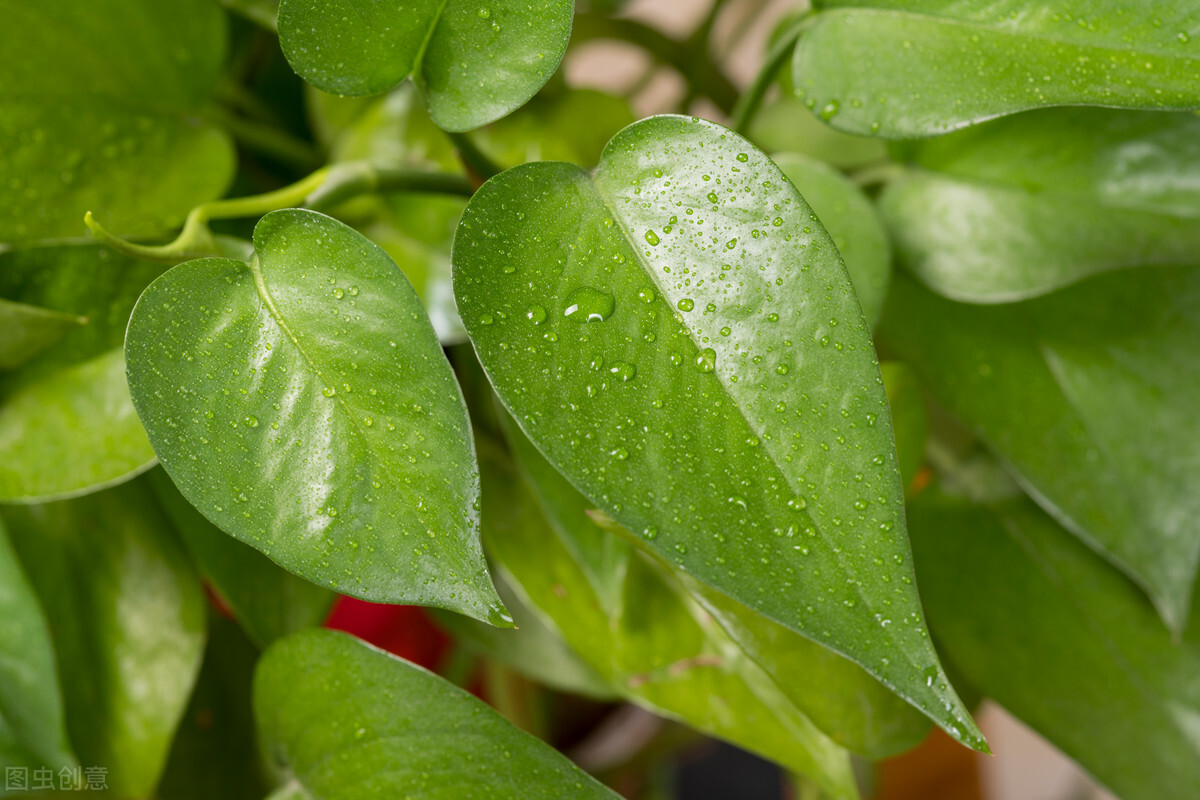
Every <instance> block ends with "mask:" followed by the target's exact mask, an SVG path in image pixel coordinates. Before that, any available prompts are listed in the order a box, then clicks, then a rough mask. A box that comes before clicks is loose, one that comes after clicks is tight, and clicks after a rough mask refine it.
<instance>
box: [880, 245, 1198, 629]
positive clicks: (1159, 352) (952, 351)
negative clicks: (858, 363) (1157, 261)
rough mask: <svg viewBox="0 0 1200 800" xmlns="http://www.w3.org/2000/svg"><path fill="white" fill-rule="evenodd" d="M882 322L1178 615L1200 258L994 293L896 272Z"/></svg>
mask: <svg viewBox="0 0 1200 800" xmlns="http://www.w3.org/2000/svg"><path fill="white" fill-rule="evenodd" d="M1115 309H1119V310H1120V313H1114V310H1115ZM880 333H881V336H882V337H883V339H884V341H885V342H886V343H887V345H888V347H889V349H890V350H893V351H894V352H896V353H897V354H898V355H899V356H901V357H903V358H904V359H905V360H906V361H907V362H908V363H909V364H911V365H912V366H913V367H914V368H915V369H916V370H917V372H918V373H919V374H920V376H921V378H922V382H923V384H924V385H925V386H926V387H927V388H928V389H929V391H930V392H931V393H932V394H933V395H934V397H936V398H937V399H938V401H939V402H941V403H942V404H943V405H944V406H945V407H946V408H947V409H949V410H950V411H951V412H952V413H953V414H954V415H956V416H957V417H958V418H959V419H961V420H962V421H963V422H965V423H966V424H967V425H968V426H969V427H971V428H972V429H974V430H975V431H976V432H978V433H979V435H980V436H981V437H982V438H983V439H985V440H986V441H987V442H988V443H989V444H990V445H991V446H992V447H993V448H994V449H995V451H996V452H997V453H998V454H999V455H1000V456H1002V457H1003V458H1004V460H1005V461H1006V462H1007V463H1008V465H1009V466H1010V467H1011V469H1012V470H1013V472H1014V473H1015V474H1016V476H1017V477H1018V479H1019V480H1020V481H1021V483H1022V484H1023V485H1024V486H1025V487H1026V488H1027V489H1028V490H1029V491H1030V493H1031V495H1032V496H1033V497H1034V498H1035V499H1036V500H1037V501H1038V502H1039V503H1040V504H1042V505H1043V506H1044V507H1045V508H1046V509H1047V510H1048V511H1049V512H1050V513H1051V514H1053V515H1054V516H1055V517H1056V518H1058V519H1059V520H1060V521H1061V522H1063V524H1064V525H1066V526H1067V528H1068V529H1070V530H1071V531H1072V532H1074V533H1075V534H1077V535H1079V536H1080V537H1082V538H1083V539H1084V540H1085V541H1086V542H1088V543H1089V544H1090V545H1091V546H1092V547H1094V548H1097V549H1098V550H1100V551H1101V552H1102V553H1103V554H1104V555H1105V556H1106V557H1107V558H1109V559H1110V560H1111V561H1113V562H1114V563H1116V564H1117V565H1118V566H1120V567H1121V568H1122V569H1123V570H1125V571H1126V572H1127V573H1129V575H1130V576H1132V577H1133V578H1134V580H1136V581H1137V582H1138V583H1139V584H1141V586H1142V587H1143V588H1145V590H1146V591H1147V592H1148V593H1149V595H1150V597H1151V599H1152V600H1153V601H1154V604H1155V605H1156V606H1157V607H1158V610H1159V613H1160V614H1162V617H1163V619H1164V620H1165V621H1166V623H1167V625H1169V626H1170V627H1171V629H1172V630H1175V631H1181V630H1183V628H1184V626H1185V624H1186V621H1187V617H1188V608H1189V605H1190V600H1191V594H1192V585H1193V583H1194V582H1195V579H1196V569H1197V567H1198V566H1200V523H1197V520H1200V493H1198V492H1196V491H1195V487H1196V486H1197V485H1200V417H1198V416H1197V414H1196V408H1197V407H1198V406H1200V355H1198V354H1200V269H1198V268H1187V267H1177V268H1151V267H1144V268H1142V269H1138V270H1126V271H1122V272H1115V273H1109V274H1106V275H1101V276H1098V277H1095V278H1092V279H1090V280H1088V281H1085V282H1083V283H1080V284H1078V285H1076V286H1073V287H1071V288H1069V289H1065V290H1063V291H1060V292H1055V293H1054V294H1050V295H1047V296H1045V297H1040V298H1037V299H1036V300H1030V301H1026V302H1024V303H1016V304H1011V305H1004V306H990V307H980V306H970V305H963V304H959V303H953V302H951V301H949V300H945V299H942V298H940V297H938V296H937V295H934V294H932V293H930V292H929V291H927V290H926V289H924V288H923V287H921V286H920V285H919V284H917V283H915V282H914V281H912V280H911V279H908V278H903V279H897V280H896V281H895V282H894V286H893V289H892V295H891V300H890V301H889V304H888V310H887V311H886V312H885V314H884V319H883V322H882V323H881V326H880Z"/></svg>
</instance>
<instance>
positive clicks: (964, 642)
mask: <svg viewBox="0 0 1200 800" xmlns="http://www.w3.org/2000/svg"><path fill="white" fill-rule="evenodd" d="M909 521H910V524H911V528H910V530H911V531H912V537H913V550H914V555H915V558H916V562H917V574H918V577H919V578H920V581H921V593H922V596H923V598H924V600H925V608H926V610H927V611H928V613H929V622H930V625H931V626H932V628H933V632H934V634H935V635H936V636H937V638H938V644H939V647H941V648H942V649H943V652H944V653H945V654H946V658H947V660H948V662H950V663H951V664H952V665H953V666H954V667H956V668H957V669H958V670H961V671H962V673H963V674H964V675H965V676H966V678H967V680H969V681H971V683H973V684H975V685H977V686H979V688H980V689H982V690H983V691H984V692H985V693H986V694H987V695H988V696H989V697H993V698H995V699H996V700H998V701H999V702H1000V703H1003V704H1004V706H1005V707H1006V708H1008V709H1009V710H1010V711H1012V712H1013V713H1015V714H1016V715H1017V716H1019V717H1020V718H1021V719H1023V720H1024V721H1025V722H1027V723H1028V724H1029V725H1031V726H1032V727H1033V728H1034V729H1035V730H1037V731H1038V732H1039V733H1041V734H1042V735H1044V736H1046V737H1047V738H1048V739H1050V741H1051V742H1053V743H1054V744H1055V745H1057V746H1058V747H1060V748H1062V750H1063V751H1065V752H1066V753H1067V754H1068V755H1070V756H1071V757H1073V758H1075V759H1077V760H1078V761H1079V762H1080V763H1081V764H1082V765H1083V766H1084V767H1085V768H1086V769H1087V770H1088V771H1089V772H1091V773H1092V774H1093V775H1095V776H1096V777H1097V778H1099V779H1100V780H1101V781H1103V782H1104V783H1106V784H1108V785H1109V786H1110V787H1112V789H1113V790H1114V791H1115V792H1117V793H1118V794H1119V795H1120V796H1121V797H1123V798H1125V800H1187V799H1188V798H1191V797H1192V796H1193V795H1194V794H1195V789H1196V786H1198V785H1200V742H1198V741H1197V738H1196V720H1197V719H1200V683H1198V682H1197V680H1196V676H1197V675H1200V629H1196V628H1195V627H1193V629H1192V630H1191V631H1190V632H1189V633H1188V634H1187V636H1186V637H1185V638H1184V639H1183V641H1182V642H1179V643H1174V642H1172V637H1171V635H1170V634H1169V633H1168V632H1167V630H1166V629H1165V628H1163V627H1162V626H1161V625H1160V624H1158V620H1157V619H1156V618H1155V614H1154V609H1153V608H1152V607H1151V606H1150V604H1149V603H1147V602H1146V599H1145V597H1144V596H1143V595H1142V594H1141V592H1139V591H1138V590H1137V588H1136V587H1135V586H1133V585H1132V584H1131V583H1130V582H1129V581H1127V580H1126V579H1125V578H1124V577H1123V576H1121V575H1120V574H1118V573H1117V572H1116V571H1115V570H1113V569H1112V568H1111V567H1110V566H1108V565H1107V564H1105V563H1104V561H1103V560H1101V559H1100V558H1099V557H1097V556H1096V555H1095V554H1094V553H1092V552H1090V551H1089V550H1088V549H1087V548H1086V547H1084V546H1083V545H1082V544H1080V543H1079V542H1078V541H1076V540H1074V539H1073V538H1072V537H1071V536H1070V535H1069V534H1067V532H1066V531H1064V530H1063V529H1062V528H1060V527H1059V526H1058V525H1057V524H1055V522H1054V521H1053V520H1052V519H1050V518H1049V517H1048V516H1046V515H1045V514H1044V513H1042V512H1041V511H1039V510H1038V508H1037V507H1036V506H1034V505H1033V503H1031V502H1029V501H1028V500H1024V499H1020V500H1015V501H1010V502H1008V503H1005V504H1002V505H1000V506H998V507H997V508H996V509H995V512H993V511H989V510H988V509H986V508H983V507H980V506H972V505H969V504H967V503H964V502H963V501H956V500H949V499H946V498H939V497H922V498H920V499H919V500H918V501H917V502H916V503H914V504H913V505H912V506H911V507H910V509H909Z"/></svg>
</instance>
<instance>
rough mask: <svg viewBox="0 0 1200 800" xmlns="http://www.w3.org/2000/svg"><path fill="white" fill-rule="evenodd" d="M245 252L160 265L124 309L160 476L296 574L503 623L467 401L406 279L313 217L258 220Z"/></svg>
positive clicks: (365, 594)
mask: <svg viewBox="0 0 1200 800" xmlns="http://www.w3.org/2000/svg"><path fill="white" fill-rule="evenodd" d="M254 246H255V250H256V256H255V258H254V259H253V260H252V261H251V263H250V264H245V263H243V262H240V261H233V260H230V259H220V258H210V259H201V260H198V261H191V262H188V263H186V264H181V265H179V266H178V267H175V268H173V269H172V270H170V271H169V272H167V273H166V274H165V275H163V276H162V277H161V278H159V279H158V280H156V281H155V282H154V283H153V284H151V285H150V287H149V288H148V289H147V290H146V292H145V293H144V294H143V295H142V298H141V300H140V301H139V302H138V305H137V307H136V308H135V309H134V313H133V317H132V319H131V320H130V324H129V333H128V337H127V341H126V355H127V359H128V362H129V385H130V389H131V392H132V395H133V398H134V403H135V405H136V407H137V409H138V414H139V416H140V417H141V419H142V422H143V423H144V424H145V425H146V429H147V432H148V435H149V437H150V441H151V442H152V443H153V444H154V446H155V452H156V453H157V454H158V457H159V459H160V460H161V462H162V465H163V467H164V469H166V471H167V473H168V474H169V475H170V476H171V479H172V481H173V482H174V483H175V485H176V486H177V487H178V488H179V490H180V492H182V494H183V495H184V497H186V498H187V499H188V501H189V502H190V503H191V504H192V505H194V506H195V507H196V508H198V509H199V510H200V512H201V513H203V514H204V516H206V517H207V518H208V519H210V520H211V521H212V522H213V523H214V524H216V525H217V526H218V527H220V528H221V529H222V530H224V531H226V532H227V533H229V534H231V535H233V536H235V537H236V538H238V539H240V540H241V541H243V542H245V543H246V544H249V545H251V546H253V547H255V548H256V549H258V550H261V551H262V552H263V553H265V554H266V555H267V556H269V557H270V558H271V559H272V560H274V561H276V562H277V563H278V564H280V565H281V566H283V567H284V568H285V569H287V570H289V571H291V572H294V573H295V574H297V575H300V576H301V577H304V578H307V579H309V580H311V581H313V582H315V583H319V584H321V585H323V586H327V587H331V588H335V589H337V590H338V591H339V592H341V593H343V594H349V595H352V596H355V597H360V598H362V599H364V600H372V601H376V602H389V603H413V604H420V605H434V606H439V607H442V608H448V609H451V610H455V611H460V612H462V613H464V614H467V615H470V616H475V617H478V618H480V619H485V620H488V621H490V622H493V623H496V624H502V623H503V622H504V619H503V608H502V606H501V604H500V601H499V599H498V598H497V597H496V595H495V591H494V589H493V588H492V586H491V582H490V580H489V578H488V575H487V568H486V565H485V564H484V561H483V553H482V550H481V547H480V545H479V539H478V536H479V533H478V530H479V527H478V525H479V523H478V512H477V511H476V509H475V508H474V504H475V502H476V500H477V497H478V476H477V474H476V471H475V464H474V460H475V458H474V446H473V443H472V442H471V439H470V433H469V425H468V421H467V415H466V409H465V408H464V407H463V402H462V394H461V392H460V391H459V388H458V384H457V383H455V381H454V376H453V374H452V372H451V370H450V365H449V364H448V363H447V362H446V357H445V355H444V354H443V353H442V350H441V348H440V347H439V346H438V342H437V338H436V337H435V336H434V333H433V329H432V328H431V327H430V326H429V320H428V319H427V318H426V316H425V314H424V312H423V311H422V310H421V307H420V302H419V301H418V299H417V296H416V294H415V293H414V292H413V290H412V287H411V286H410V285H409V284H408V282H407V281H406V280H405V279H404V276H403V275H402V274H401V273H400V271H399V270H398V269H397V267H396V265H395V264H394V263H393V262H392V261H391V260H390V259H389V258H388V257H387V255H386V254H384V253H383V252H382V251H381V250H380V249H379V248H378V247H376V246H375V245H373V244H371V242H370V241H368V240H367V239H365V238H364V237H363V236H362V235H361V234H358V233H357V232H355V231H354V230H352V229H351V228H348V227H346V226H345V225H342V224H341V223H339V222H336V221H334V220H332V219H330V218H329V217H325V216H323V215H320V214H316V213H314V212H310V211H296V210H290V211H277V212H273V213H271V214H268V215H267V216H265V217H263V219H262V221H260V222H259V223H258V226H257V227H256V228H255V232H254Z"/></svg>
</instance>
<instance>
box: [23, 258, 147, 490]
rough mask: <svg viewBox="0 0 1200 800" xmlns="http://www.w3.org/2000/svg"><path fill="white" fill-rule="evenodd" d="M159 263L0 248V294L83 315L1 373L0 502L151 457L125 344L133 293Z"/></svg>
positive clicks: (127, 470)
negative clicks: (52, 340) (129, 376)
mask: <svg viewBox="0 0 1200 800" xmlns="http://www.w3.org/2000/svg"><path fill="white" fill-rule="evenodd" d="M161 272H162V267H161V266H158V265H154V264H145V263H141V262H138V261H134V260H133V259H130V258H126V257H124V256H121V255H118V254H116V253H112V252H110V251H108V250H105V249H102V248H99V247H94V246H87V247H45V248H37V249H32V250H16V251H13V252H9V253H3V254H0V297H5V298H8V299H10V300H14V301H19V302H21V303H26V304H32V305H35V306H40V307H44V308H47V309H51V310H53V311H55V312H58V313H60V314H66V315H70V316H71V317H79V318H84V319H86V320H87V324H84V325H73V326H72V327H71V328H70V330H68V331H67V332H66V333H65V334H64V335H63V336H62V338H60V339H59V340H58V341H57V342H55V343H54V344H52V345H50V346H48V347H47V348H46V349H45V350H43V351H42V352H41V353H39V354H38V355H37V356H35V357H33V358H31V359H30V360H29V361H27V362H25V364H24V365H23V366H22V367H21V368H19V369H17V370H15V371H12V372H9V373H7V374H4V375H0V502H10V503H11V502H21V503H30V502H44V501H47V500H52V499H59V498H64V497H72V496H76V495H80V494H86V493H88V492H92V491H96V490H97V489H101V488H104V487H105V486H110V485H113V484H115V483H120V482H121V481H125V480H128V479H129V478H131V477H133V476H135V475H137V474H139V473H140V472H143V471H144V470H146V469H147V468H149V467H150V466H151V465H152V464H153V463H154V451H153V450H152V449H151V448H150V442H148V441H147V440H146V434H145V432H144V431H143V430H142V423H141V422H139V421H138V418H137V414H135V413H134V410H133V402H132V401H131V400H130V398H129V387H128V384H127V383H126V381H125V357H124V354H123V353H122V351H121V346H122V342H123V341H124V339H125V325H126V323H127V322H128V321H129V313H130V311H131V310H132V309H133V305H134V302H135V301H136V300H137V297H138V295H139V294H140V293H141V291H142V289H144V288H145V287H146V285H147V284H148V283H150V281H151V280H153V279H154V278H155V277H156V276H157V275H159V274H160V273H161Z"/></svg>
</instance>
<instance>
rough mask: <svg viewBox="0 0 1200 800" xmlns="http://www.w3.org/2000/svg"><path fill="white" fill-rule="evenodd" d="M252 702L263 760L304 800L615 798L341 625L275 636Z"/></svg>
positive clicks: (466, 698) (452, 690)
mask: <svg viewBox="0 0 1200 800" xmlns="http://www.w3.org/2000/svg"><path fill="white" fill-rule="evenodd" d="M254 709H255V716H256V718H257V719H258V725H259V731H260V732H261V735H262V738H263V741H264V742H265V743H266V746H267V749H268V752H269V754H270V756H271V758H272V760H273V761H274V762H275V764H276V765H277V766H278V767H279V769H280V770H281V771H282V772H283V773H284V774H285V775H286V776H287V777H289V778H290V780H291V781H293V782H294V784H295V785H297V786H298V787H299V788H300V789H302V790H303V794H302V795H301V796H304V797H308V798H312V800H341V799H342V798H346V800H351V799H353V800H358V798H364V797H420V798H422V800H439V798H444V799H445V800H460V799H461V800H466V798H488V800H493V799H494V800H502V799H505V798H512V800H537V798H560V797H572V798H615V797H616V795H614V794H612V793H611V792H609V791H608V790H607V789H605V788H604V787H603V786H601V785H600V784H599V783H597V782H596V781H595V780H593V779H592V778H591V777H589V776H588V775H587V773H585V772H583V771H582V770H580V769H579V768H578V767H576V766H574V765H573V764H571V762H569V761H567V759H566V758H564V757H563V756H561V755H560V754H558V753H557V752H555V751H554V750H553V749H552V748H550V747H549V746H548V745H546V744H544V743H542V742H540V741H538V740H537V739H534V738H533V737H532V736H529V735H528V734H526V733H524V732H522V731H521V730H519V729H518V728H516V727H514V726H513V725H512V724H511V723H509V722H508V721H507V720H505V719H504V718H503V717H501V716H500V715H499V714H497V713H496V712H495V711H492V710H491V709H490V708H488V707H487V706H486V705H484V704H483V703H482V702H480V701H479V700H477V699H475V698H474V697H472V696H471V695H469V694H467V693H466V692H464V691H463V690H461V689H459V688H457V687H455V686H454V685H452V684H450V683H447V682H446V681H444V680H442V679H441V678H439V677H437V676H436V675H434V674H433V673H431V672H427V671H426V670H424V669H421V668H420V667H418V666H416V665H415V664H410V663H408V662H407V661H401V660H400V659H397V658H393V657H392V656H389V655H388V654H386V653H384V652H382V651H379V650H376V649H374V648H372V647H370V646H368V645H366V644H364V643H362V642H360V641H358V640H356V639H354V638H352V637H350V636H347V635H345V634H343V633H336V632H334V631H303V632H301V633H297V634H293V635H292V636H290V637H288V638H287V639H283V640H281V641H279V642H276V643H275V644H274V645H273V646H272V647H271V648H270V649H269V650H268V651H267V652H266V654H265V655H264V656H263V658H262V660H261V661H260V662H259V666H258V670H257V672H256V674H255V677H254Z"/></svg>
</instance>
